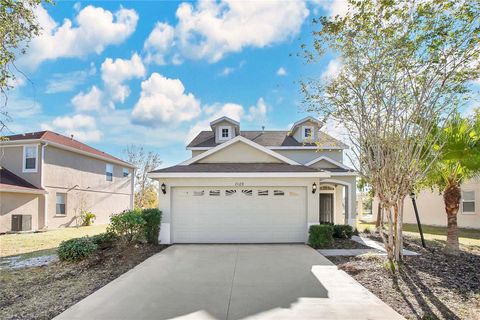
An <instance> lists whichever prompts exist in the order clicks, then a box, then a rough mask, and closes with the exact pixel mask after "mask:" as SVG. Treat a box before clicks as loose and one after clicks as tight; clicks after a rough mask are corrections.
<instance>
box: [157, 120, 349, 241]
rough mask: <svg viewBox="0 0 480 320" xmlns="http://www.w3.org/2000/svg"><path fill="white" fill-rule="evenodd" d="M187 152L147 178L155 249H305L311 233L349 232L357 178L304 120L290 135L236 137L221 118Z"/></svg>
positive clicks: (234, 127) (231, 124)
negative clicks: (156, 231) (326, 227)
mask: <svg viewBox="0 0 480 320" xmlns="http://www.w3.org/2000/svg"><path fill="white" fill-rule="evenodd" d="M210 126H211V130H209V131H202V132H200V133H199V134H198V135H197V136H196V137H195V138H194V139H193V141H191V142H190V144H189V145H188V146H187V149H188V150H190V151H191V152H192V157H191V158H190V159H188V160H186V161H184V162H182V163H180V164H178V165H176V166H173V167H169V168H164V169H160V170H155V171H152V172H151V173H150V174H149V177H150V178H152V179H156V180H158V181H159V188H160V189H159V207H160V210H162V212H163V216H162V224H161V230H160V241H161V242H162V243H249V242H250V243H274V242H306V241H307V237H308V228H309V226H310V225H313V224H319V223H320V222H333V223H336V224H350V225H352V226H354V225H355V220H356V219H355V208H356V173H355V172H354V171H353V170H352V169H350V168H349V167H347V166H346V165H344V164H343V152H344V150H345V149H346V148H347V146H346V145H345V144H343V143H342V142H340V141H338V140H336V139H334V138H332V137H331V136H329V135H327V134H325V133H324V132H321V131H320V127H321V123H320V121H318V120H317V119H315V118H313V117H307V118H305V119H302V120H300V121H298V122H296V123H294V124H293V126H292V128H291V129H290V130H289V131H263V130H262V131H243V130H241V127H240V123H239V122H237V121H234V120H232V119H230V118H227V117H222V118H220V119H217V120H215V121H212V122H211V123H210Z"/></svg>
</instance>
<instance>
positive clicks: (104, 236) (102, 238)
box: [90, 232, 118, 249]
mask: <svg viewBox="0 0 480 320" xmlns="http://www.w3.org/2000/svg"><path fill="white" fill-rule="evenodd" d="M90 238H91V239H92V241H93V243H95V244H96V245H97V247H98V249H105V248H111V247H113V245H114V244H115V242H116V241H117V240H118V236H117V235H116V234H115V233H113V232H104V233H100V234H97V235H94V236H92V237H90Z"/></svg>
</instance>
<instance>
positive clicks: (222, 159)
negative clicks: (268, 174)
mask: <svg viewBox="0 0 480 320" xmlns="http://www.w3.org/2000/svg"><path fill="white" fill-rule="evenodd" d="M264 162H266V163H281V162H282V161H280V160H278V159H277V158H275V157H272V156H270V155H268V154H266V153H265V152H263V151H260V150H258V149H255V148H253V147H251V146H249V145H247V144H245V143H243V142H235V143H234V144H232V145H230V146H228V147H226V148H224V149H222V150H219V151H217V152H215V153H214V154H212V155H210V156H208V157H206V158H204V159H202V160H200V161H199V163H264Z"/></svg>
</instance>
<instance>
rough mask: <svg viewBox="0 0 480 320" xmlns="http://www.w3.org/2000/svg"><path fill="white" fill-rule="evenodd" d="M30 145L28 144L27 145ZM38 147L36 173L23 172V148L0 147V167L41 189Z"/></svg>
mask: <svg viewBox="0 0 480 320" xmlns="http://www.w3.org/2000/svg"><path fill="white" fill-rule="evenodd" d="M29 145H30V144H29ZM37 147H38V158H37V172H23V170H22V167H23V146H21V145H20V146H5V147H0V166H2V167H4V168H5V169H7V170H9V171H11V172H12V173H14V174H16V175H17V176H19V177H21V178H22V179H25V180H26V181H28V182H30V183H31V184H33V185H34V186H36V187H41V184H42V182H41V172H42V166H41V159H42V147H41V145H40V144H38V145H37Z"/></svg>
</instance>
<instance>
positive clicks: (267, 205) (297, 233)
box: [172, 187, 307, 243]
mask: <svg viewBox="0 0 480 320" xmlns="http://www.w3.org/2000/svg"><path fill="white" fill-rule="evenodd" d="M172 197H173V198H172V236H173V239H172V240H173V242H174V243H273V242H305V240H306V231H307V213H306V188H303V187H264V188H262V187H255V188H247V187H243V188H225V187H218V188H217V187H208V188H205V187H188V188H186V187H181V188H180V187H178V188H173V193H172Z"/></svg>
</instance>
